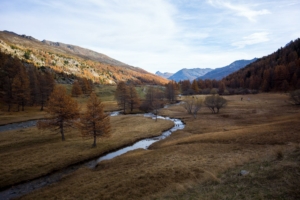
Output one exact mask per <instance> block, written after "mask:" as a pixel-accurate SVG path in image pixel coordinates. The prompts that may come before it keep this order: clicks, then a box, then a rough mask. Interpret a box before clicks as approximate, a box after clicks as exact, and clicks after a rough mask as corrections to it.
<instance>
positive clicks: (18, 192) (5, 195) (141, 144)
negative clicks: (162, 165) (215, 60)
mask: <svg viewBox="0 0 300 200" xmlns="http://www.w3.org/2000/svg"><path fill="white" fill-rule="evenodd" d="M110 115H111V116H117V115H119V112H112V113H111V114H110ZM138 116H141V117H150V118H152V119H153V120H155V118H156V116H155V115H153V114H151V113H148V114H144V115H140V114H138ZM157 118H158V119H163V120H170V121H173V123H174V127H173V128H171V129H169V130H167V131H165V132H163V133H162V134H161V135H160V136H156V137H152V138H146V139H142V140H140V141H138V142H136V143H134V144H133V145H129V146H127V147H124V148H122V149H119V150H117V151H114V152H111V153H108V154H106V155H104V156H101V157H99V158H97V159H93V160H90V161H87V162H84V163H81V164H75V165H72V166H69V167H67V168H65V169H63V170H60V171H57V172H55V173H52V174H49V175H46V176H43V177H40V178H36V179H34V180H31V181H28V182H26V183H21V184H18V185H15V186H13V187H11V188H9V189H6V190H4V191H1V192H0V199H1V200H8V199H12V198H16V197H20V196H22V195H25V194H28V193H30V192H32V191H34V190H37V189H41V188H43V187H46V186H48V185H51V184H53V183H56V182H58V181H60V180H61V178H62V177H63V176H65V175H68V174H71V173H72V172H74V171H76V170H77V169H79V168H81V167H86V166H88V167H90V168H94V167H95V166H96V165H97V164H98V163H99V162H101V161H103V160H109V159H112V158H115V157H117V156H120V155H122V154H124V153H127V152H128V151H131V150H135V149H140V148H142V149H148V147H149V146H150V145H151V144H153V143H155V142H157V141H160V140H163V139H165V138H166V137H168V136H170V135H171V134H172V132H174V131H177V130H179V129H183V128H184V127H185V125H184V123H183V122H182V121H181V120H179V119H171V118H169V117H162V116H157ZM34 121H35V123H36V120H34ZM35 123H31V124H28V125H30V126H34V125H35ZM14 126H16V127H18V128H21V127H22V126H21V127H20V126H17V124H14ZM26 127H28V126H26ZM10 130H12V129H10Z"/></svg>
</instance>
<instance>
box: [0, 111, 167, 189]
mask: <svg viewBox="0 0 300 200" xmlns="http://www.w3.org/2000/svg"><path fill="white" fill-rule="evenodd" d="M111 125H112V135H111V137H109V138H104V139H98V142H97V148H91V147H92V142H93V141H92V138H90V139H82V138H81V136H80V133H79V132H78V131H77V130H71V131H70V132H68V133H66V141H65V142H62V141H61V138H60V135H58V134H54V133H53V132H51V131H43V132H41V131H40V130H37V129H36V128H28V129H22V130H18V131H7V132H2V133H1V134H0V160H1V163H0V177H1V179H0V188H2V187H5V186H9V185H12V184H15V183H18V182H21V181H25V180H29V179H32V178H35V177H39V176H41V175H45V174H48V173H50V172H52V171H54V170H58V169H62V168H64V167H66V166H68V165H71V164H74V163H78V162H80V161H82V160H86V159H88V158H95V157H97V156H100V155H102V154H103V153H105V152H109V151H112V150H114V149H117V148H120V147H122V146H124V145H128V144H131V143H133V142H134V141H137V140H139V139H141V138H145V137H151V136H155V135H159V134H160V133H161V132H162V131H163V130H166V129H168V128H170V127H172V126H173V123H172V122H170V121H164V120H159V121H158V122H157V123H155V121H154V120H152V119H149V118H144V117H137V116H117V117H112V118H111Z"/></svg>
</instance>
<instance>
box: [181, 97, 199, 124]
mask: <svg viewBox="0 0 300 200" xmlns="http://www.w3.org/2000/svg"><path fill="white" fill-rule="evenodd" d="M183 107H184V108H185V109H186V111H187V112H188V114H191V115H193V117H194V118H195V119H196V116H197V114H198V112H199V110H200V109H201V107H202V100H201V99H198V98H197V97H189V98H186V99H185V100H184V102H183Z"/></svg>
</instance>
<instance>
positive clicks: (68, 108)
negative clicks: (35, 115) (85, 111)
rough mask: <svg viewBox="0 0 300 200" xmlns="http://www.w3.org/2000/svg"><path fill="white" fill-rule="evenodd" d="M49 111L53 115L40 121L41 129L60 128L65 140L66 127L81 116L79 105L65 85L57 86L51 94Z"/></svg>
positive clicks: (62, 137) (38, 124)
mask: <svg viewBox="0 0 300 200" xmlns="http://www.w3.org/2000/svg"><path fill="white" fill-rule="evenodd" d="M47 112H48V113H49V114H50V115H51V116H52V117H51V119H49V120H42V121H38V123H37V126H38V128H39V129H46V128H51V127H53V128H55V129H57V130H59V132H60V134H61V139H62V141H64V140H65V135H64V128H65V127H66V126H71V125H72V124H73V121H74V120H75V119H77V118H78V117H79V106H78V104H77V102H76V101H75V100H73V99H72V98H71V97H70V96H69V95H67V91H66V89H65V88H64V87H63V86H56V87H55V88H54V90H53V92H52V94H51V95H50V98H49V101H48V106H47Z"/></svg>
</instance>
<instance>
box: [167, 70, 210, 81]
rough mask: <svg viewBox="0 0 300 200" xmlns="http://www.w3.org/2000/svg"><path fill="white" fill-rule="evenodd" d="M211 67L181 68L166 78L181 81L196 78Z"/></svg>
mask: <svg viewBox="0 0 300 200" xmlns="http://www.w3.org/2000/svg"><path fill="white" fill-rule="evenodd" d="M212 70H213V69H210V68H205V69H202V68H193V69H187V68H183V69H181V70H179V71H178V72H176V73H175V74H174V75H172V76H170V77H169V78H168V79H170V80H174V81H177V82H178V81H181V80H190V81H192V80H194V79H196V78H198V77H199V76H203V75H205V74H206V73H208V72H210V71H212Z"/></svg>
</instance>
